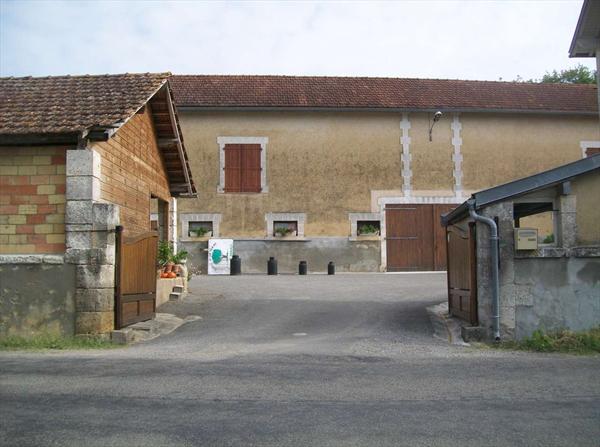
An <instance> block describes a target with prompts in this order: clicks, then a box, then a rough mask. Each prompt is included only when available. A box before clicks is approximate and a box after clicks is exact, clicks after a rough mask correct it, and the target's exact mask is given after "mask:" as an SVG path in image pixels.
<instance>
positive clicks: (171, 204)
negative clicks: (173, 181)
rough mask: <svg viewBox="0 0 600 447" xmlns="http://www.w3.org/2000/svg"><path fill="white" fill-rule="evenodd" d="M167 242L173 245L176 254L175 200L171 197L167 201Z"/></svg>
mask: <svg viewBox="0 0 600 447" xmlns="http://www.w3.org/2000/svg"><path fill="white" fill-rule="evenodd" d="M168 221H169V242H171V244H173V251H174V252H175V253H177V199H176V198H175V197H171V200H170V201H169V218H168Z"/></svg>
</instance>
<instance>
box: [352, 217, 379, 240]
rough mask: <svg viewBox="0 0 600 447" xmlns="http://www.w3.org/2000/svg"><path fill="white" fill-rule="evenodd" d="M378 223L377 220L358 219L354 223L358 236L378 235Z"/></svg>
mask: <svg viewBox="0 0 600 447" xmlns="http://www.w3.org/2000/svg"><path fill="white" fill-rule="evenodd" d="M380 225H381V224H380V222H379V221H378V220H359V221H357V223H356V231H357V234H358V236H379V235H380V234H381V227H380Z"/></svg>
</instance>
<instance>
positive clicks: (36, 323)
mask: <svg viewBox="0 0 600 447" xmlns="http://www.w3.org/2000/svg"><path fill="white" fill-rule="evenodd" d="M1 261H2V262H1V263H0V284H1V287H0V336H7V335H16V336H23V337H30V336H33V335H38V334H52V335H60V336H72V335H73V334H74V332H75V266H74V265H72V264H66V263H64V260H63V256H61V255H46V256H37V257H36V256H29V255H22V256H17V255H13V256H3V259H2V260H1Z"/></svg>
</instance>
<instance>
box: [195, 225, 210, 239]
mask: <svg viewBox="0 0 600 447" xmlns="http://www.w3.org/2000/svg"><path fill="white" fill-rule="evenodd" d="M190 233H191V234H192V235H194V236H195V237H205V236H209V237H210V236H212V231H211V230H209V229H208V228H204V227H200V228H196V229H194V230H190Z"/></svg>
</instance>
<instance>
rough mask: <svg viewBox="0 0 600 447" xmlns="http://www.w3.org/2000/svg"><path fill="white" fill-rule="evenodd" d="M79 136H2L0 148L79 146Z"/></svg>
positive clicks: (54, 134)
mask: <svg viewBox="0 0 600 447" xmlns="http://www.w3.org/2000/svg"><path fill="white" fill-rule="evenodd" d="M79 136H80V133H79V132H62V133H22V134H0V146H31V145H39V146H51V145H56V144H73V145H77V143H78V141H79Z"/></svg>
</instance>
